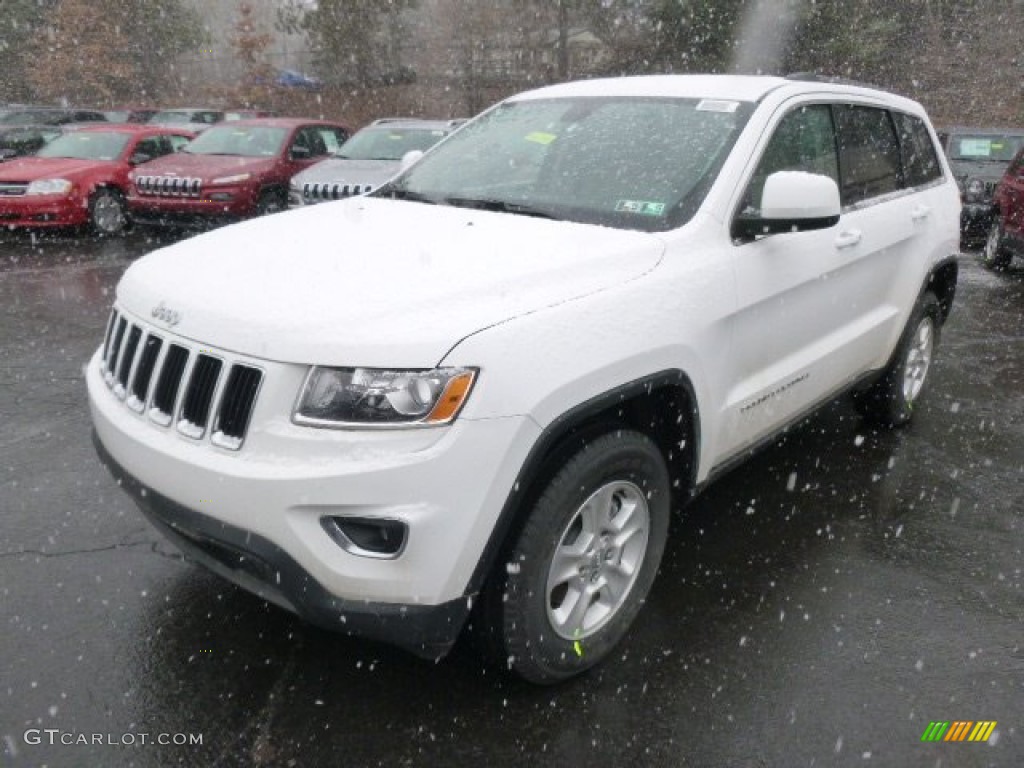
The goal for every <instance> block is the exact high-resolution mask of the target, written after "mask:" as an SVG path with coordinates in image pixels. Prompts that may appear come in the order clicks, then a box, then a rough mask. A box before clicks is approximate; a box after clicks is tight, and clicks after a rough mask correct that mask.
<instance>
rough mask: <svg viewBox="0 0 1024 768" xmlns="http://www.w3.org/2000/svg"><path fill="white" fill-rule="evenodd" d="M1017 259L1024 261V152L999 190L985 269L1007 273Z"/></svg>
mask: <svg viewBox="0 0 1024 768" xmlns="http://www.w3.org/2000/svg"><path fill="white" fill-rule="evenodd" d="M1014 256H1019V257H1024V149H1021V150H1020V151H1018V152H1017V156H1016V157H1015V158H1014V159H1013V161H1012V162H1011V163H1010V165H1009V167H1008V168H1007V169H1006V173H1004V174H1003V178H1002V180H1001V181H1000V182H999V184H998V185H997V186H996V189H995V194H994V196H993V204H992V216H991V224H990V226H989V230H988V238H987V239H986V240H985V250H984V252H983V259H984V262H985V266H987V267H991V268H992V269H1006V268H1007V267H1008V266H1010V262H1011V261H1012V260H1013V257H1014Z"/></svg>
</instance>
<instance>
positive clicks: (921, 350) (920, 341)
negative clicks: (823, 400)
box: [855, 292, 942, 427]
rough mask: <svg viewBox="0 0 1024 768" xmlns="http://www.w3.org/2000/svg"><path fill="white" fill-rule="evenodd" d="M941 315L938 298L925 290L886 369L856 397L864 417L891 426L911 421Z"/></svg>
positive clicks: (926, 374)
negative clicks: (868, 387)
mask: <svg viewBox="0 0 1024 768" xmlns="http://www.w3.org/2000/svg"><path fill="white" fill-rule="evenodd" d="M941 319H942V311H941V309H940V307H939V300H938V299H937V298H936V297H935V294H933V293H930V292H929V293H925V294H924V295H923V296H922V297H921V298H920V300H919V301H918V302H917V305H916V306H915V307H914V311H913V312H911V313H910V320H909V321H908V322H907V326H906V328H905V329H904V331H903V336H902V338H901V339H900V343H899V345H898V346H897V348H896V353H895V355H894V356H893V359H892V361H891V362H890V363H889V366H888V367H887V368H886V369H885V373H883V374H882V377H881V378H880V379H879V380H878V381H877V382H875V383H874V384H873V385H872V386H871V388H870V389H868V390H867V391H866V392H862V393H859V394H858V395H857V396H856V397H855V402H856V404H857V407H858V409H859V410H860V412H861V413H862V414H863V415H864V417H865V418H867V419H869V420H871V421H874V422H877V423H879V424H883V425H886V426H894V427H895V426H900V425H902V424H906V423H907V422H908V421H910V419H911V417H912V416H913V413H914V408H915V406H916V405H917V403H918V401H919V400H920V398H921V394H922V393H923V391H924V387H925V384H926V383H927V380H928V374H929V372H930V371H931V367H932V360H933V358H934V355H935V347H936V345H937V344H938V341H939V326H940V323H941Z"/></svg>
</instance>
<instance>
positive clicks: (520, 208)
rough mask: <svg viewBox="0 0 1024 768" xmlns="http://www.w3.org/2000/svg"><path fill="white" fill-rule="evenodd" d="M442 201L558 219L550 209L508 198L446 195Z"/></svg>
mask: <svg viewBox="0 0 1024 768" xmlns="http://www.w3.org/2000/svg"><path fill="white" fill-rule="evenodd" d="M444 202H445V204H446V205H452V206H455V207H456V208H475V209H478V210H481V211H498V212H499V213H515V214H519V215H520V216H536V217H537V218H539V219H555V220H556V221H557V220H558V217H557V216H555V215H554V214H553V213H551V212H550V211H545V210H542V209H540V208H534V207H533V206H530V205H524V204H523V203H512V202H509V201H508V200H497V199H494V198H486V197H484V198H476V197H446V198H445V199H444Z"/></svg>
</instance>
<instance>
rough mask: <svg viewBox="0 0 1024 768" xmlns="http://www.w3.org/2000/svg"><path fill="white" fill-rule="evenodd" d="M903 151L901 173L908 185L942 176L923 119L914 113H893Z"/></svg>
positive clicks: (915, 185) (916, 185) (937, 158)
mask: <svg viewBox="0 0 1024 768" xmlns="http://www.w3.org/2000/svg"><path fill="white" fill-rule="evenodd" d="M893 119H894V120H895V121H896V129H897V130H898V131H899V134H900V149H901V150H902V152H903V173H904V178H905V179H906V183H907V186H908V187H919V186H922V185H924V184H927V183H929V182H931V181H935V180H936V179H940V178H942V168H941V166H940V165H939V157H938V154H937V153H936V152H935V145H934V144H933V143H932V137H931V135H930V134H929V133H928V128H927V126H925V124H924V121H923V120H922V119H921V118H919V117H915V116H914V115H907V114H904V113H902V112H895V113H893Z"/></svg>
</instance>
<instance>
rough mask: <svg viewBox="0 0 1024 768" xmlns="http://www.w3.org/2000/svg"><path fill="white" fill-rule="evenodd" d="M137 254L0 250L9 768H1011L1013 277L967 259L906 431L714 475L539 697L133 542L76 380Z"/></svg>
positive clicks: (1023, 700) (848, 418)
mask: <svg viewBox="0 0 1024 768" xmlns="http://www.w3.org/2000/svg"><path fill="white" fill-rule="evenodd" d="M150 247H152V244H151V243H148V242H147V241H146V239H145V238H144V237H142V236H141V235H139V234H135V235H132V236H130V237H128V238H126V239H124V240H113V241H107V242H103V243H99V244H97V243H95V242H92V241H88V240H85V239H76V238H74V237H67V238H60V239H56V240H52V241H49V242H46V243H43V244H35V243H34V242H33V241H32V240H31V239H30V238H27V237H13V236H10V235H0V316H2V322H0V350H2V357H0V425H2V427H0V520H2V527H0V766H37V765H47V766H104V767H105V766H129V765H135V766H177V765H183V766H225V767H227V766H319V765H336V766H378V765H380V766H480V765H487V766H489V768H499V767H503V766H522V765H552V766H574V765H587V766H594V767H601V766H621V765H633V766H648V765H651V766H700V767H702V768H703V767H708V768H717V767H718V766H722V767H723V768H724V767H725V766H729V767H730V768H762V767H764V768H769V767H770V768H776V767H778V768H790V767H791V766H854V765H856V766H864V765H867V766H872V765H877V766H944V767H945V766H1021V765H1024V573H1022V569H1024V556H1022V550H1024V483H1022V482H1021V481H1022V477H1024V397H1022V392H1024V319H1022V318H1024V314H1022V312H1024V269H1022V268H1020V266H1019V265H1018V267H1017V269H1015V270H1013V271H1011V272H1009V273H1006V274H992V273H990V272H987V271H985V270H984V269H982V268H981V266H980V265H979V263H978V258H977V255H976V254H966V255H965V256H964V258H963V262H962V267H961V279H960V287H959V291H958V294H957V300H956V304H955V307H954V311H953V315H952V318H951V321H950V323H949V324H948V325H947V326H946V328H945V332H944V336H943V339H942V344H941V347H940V350H939V358H938V362H937V364H936V367H935V369H934V370H933V374H932V379H931V381H930V385H929V386H930V387H931V389H930V391H929V392H928V393H927V395H926V402H925V403H924V405H923V406H922V407H921V411H920V412H919V413H918V414H917V418H916V421H915V423H914V424H913V425H912V426H911V427H910V428H908V429H905V430H902V431H898V432H893V433H873V432H871V431H869V430H867V429H866V428H865V427H864V426H863V425H862V424H861V423H860V422H859V421H858V419H857V418H856V416H855V415H854V412H853V410H852V409H851V408H850V407H849V406H848V405H847V404H846V402H839V403H836V404H835V405H833V406H831V407H830V408H828V409H827V410H825V411H824V412H822V413H821V414H819V415H818V416H816V417H815V418H813V419H812V420H811V421H810V422H808V423H807V424H805V425H803V426H802V427H800V428H799V429H797V430H795V431H793V432H792V433H791V434H790V435H789V436H788V437H786V438H785V439H784V440H783V441H782V442H780V443H779V444H778V445H776V446H774V447H772V448H770V449H768V450H766V451H764V452H763V453H761V454H759V455H758V456H757V457H756V458H754V459H753V460H752V461H750V462H748V463H747V464H745V465H743V466H742V467H740V468H739V469H738V470H736V471H734V472H733V473H732V474H730V475H728V476H726V477H725V478H723V479H722V480H720V481H719V482H718V483H717V484H716V485H714V486H712V487H711V488H709V489H708V490H707V491H706V492H705V494H704V495H702V496H701V497H700V498H699V499H698V500H697V501H696V502H695V503H694V504H693V505H691V506H690V507H689V508H687V509H686V510H685V511H684V513H683V514H682V515H680V517H679V519H678V520H677V521H676V523H675V529H674V534H673V538H672V539H671V540H670V543H669V547H668V549H667V550H666V559H665V563H664V565H663V566H662V569H661V574H660V576H659V578H658V581H657V582H656V584H655V587H654V590H653V593H652V596H651V598H650V600H649V601H648V605H647V606H646V608H645V610H644V611H643V612H642V613H641V615H640V618H639V620H638V621H637V623H636V625H635V627H634V630H633V631H632V633H631V634H630V635H629V637H628V638H627V639H626V641H625V642H624V644H623V645H622V647H621V649H620V651H619V653H618V654H617V656H616V657H615V658H613V659H612V660H611V661H610V663H606V664H604V665H603V666H601V667H600V668H598V669H596V670H594V671H593V672H591V673H590V674H587V675H585V676H584V677H582V678H580V679H578V680H575V681H572V682H569V683H568V684H564V685H562V686H559V687H555V688H535V687H531V686H529V685H527V684H524V683H521V682H518V681H516V680H513V679H510V678H507V677H505V676H504V675H503V674H500V673H496V672H495V671H493V670H489V669H484V668H483V667H482V666H481V664H480V662H479V661H478V658H477V656H476V655H475V653H474V652H473V650H472V649H471V648H470V647H468V644H465V643H463V644H460V646H458V647H457V648H456V650H455V652H454V653H453V654H452V655H451V656H450V657H448V658H447V659H446V660H444V661H442V662H440V663H437V664H432V663H428V662H423V661H420V660H417V659H415V658H413V657H411V656H408V655H405V654H403V653H402V652H400V651H396V650H392V649H391V648H388V647H386V646H382V645H377V644H373V643H369V642H360V641H355V640H349V639H345V638H340V637H336V636H333V635H330V634H328V633H326V632H323V631H320V630H317V629H313V628H311V627H309V626H307V625H304V624H303V623H301V622H300V621H299V620H297V619H295V618H293V617H292V616H291V615H289V614H287V613H285V612H284V611H282V610H279V609H278V608H276V607H273V606H269V605H268V604H266V603H264V602H263V601H261V600H259V599H257V598H255V597H252V596H250V595H248V594H247V593H244V592H242V591H240V590H238V589H236V588H235V587H233V586H231V585H228V584H226V583H224V582H222V581H221V580H219V579H218V578H216V577H215V576H212V575H210V574H208V573H206V572H204V571H203V570H201V569H200V568H198V567H196V566H193V565H190V564H188V563H186V562H184V561H183V560H182V559H181V557H180V556H179V555H178V554H177V552H176V551H175V549H174V548H173V547H172V546H171V545H170V544H168V543H166V542H164V541H163V540H162V539H161V538H160V537H159V536H158V535H157V534H156V533H155V531H153V530H152V529H151V528H150V527H149V525H148V524H147V523H146V522H145V521H144V519H143V518H142V516H141V514H140V513H139V512H138V511H137V510H136V509H135V508H134V506H133V505H132V503H131V502H130V501H129V500H128V498H127V497H126V496H125V495H123V494H122V493H121V491H120V490H119V489H118V488H117V486H116V484H115V483H114V481H113V480H112V479H111V478H110V477H109V476H108V475H107V473H106V471H105V470H104V469H103V468H102V467H101V465H100V464H99V462H98V460H97V459H96V458H95V455H94V452H93V448H92V444H91V441H90V426H89V417H88V412H87V406H86V400H85V384H84V381H83V378H82V371H81V368H82V365H83V363H84V362H85V361H86V360H87V358H88V357H89V355H90V353H91V352H92V350H93V349H94V348H95V347H96V346H97V345H98V344H99V341H100V337H101V334H102V332H103V328H104V323H105V321H106V317H107V313H108V310H109V305H110V303H111V300H112V296H113V286H114V285H115V283H116V281H117V279H118V278H119V276H120V275H121V273H122V272H123V270H124V269H125V267H126V266H127V265H128V264H129V263H130V262H131V260H132V259H133V258H135V257H137V256H138V255H140V254H142V253H144V252H145V251H146V250H148V249H149V248H150ZM938 720H941V721H958V720H970V721H982V720H988V721H996V722H997V725H996V727H995V730H994V731H993V734H992V737H991V738H990V739H989V741H988V742H987V743H978V744H975V743H948V742H943V743H935V744H931V743H928V744H926V743H922V742H921V736H922V734H923V732H924V731H925V729H926V727H927V726H928V724H929V722H930V721H938ZM142 734H147V736H145V737H143V736H142ZM197 735H198V736H199V737H200V738H201V742H202V743H201V744H185V745H175V744H174V743H173V742H174V741H176V740H177V741H181V740H182V739H186V740H188V739H193V740H194V739H195V738H196V736H197ZM97 737H98V738H100V739H101V740H102V742H103V743H99V744H97V743H88V742H91V741H93V740H95V739H96V738H97ZM161 737H165V738H162V740H163V741H171V742H172V743H171V744H167V745H161V744H156V743H153V742H155V741H157V740H158V739H161ZM143 740H145V741H146V742H147V743H142V741H143ZM62 741H65V742H67V741H71V742H73V743H71V744H62V743H61V742H62ZM83 741H85V742H87V743H82V742H83ZM51 742H52V744H51ZM109 742H115V743H113V744H111V743H109ZM124 742H129V743H124ZM130 742H134V743H130Z"/></svg>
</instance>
